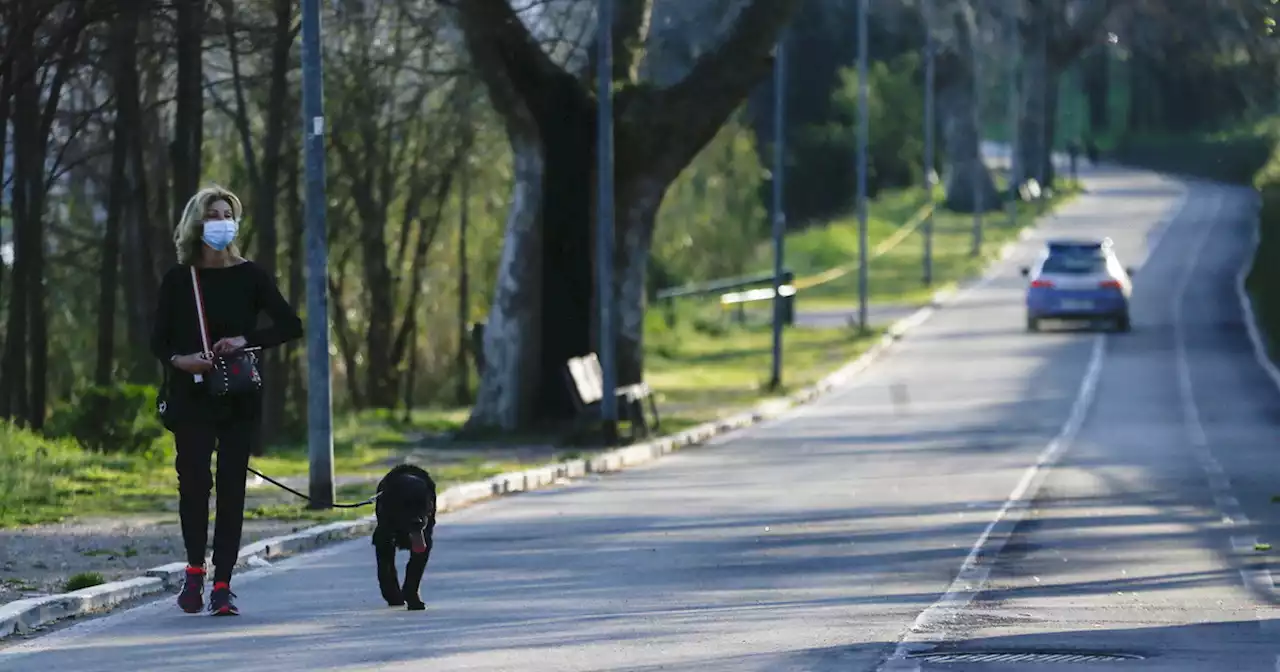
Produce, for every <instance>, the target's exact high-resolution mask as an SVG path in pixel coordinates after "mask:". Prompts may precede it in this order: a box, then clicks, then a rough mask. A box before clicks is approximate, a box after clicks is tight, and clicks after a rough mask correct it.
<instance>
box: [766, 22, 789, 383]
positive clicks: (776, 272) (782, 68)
mask: <svg viewBox="0 0 1280 672" xmlns="http://www.w3.org/2000/svg"><path fill="white" fill-rule="evenodd" d="M776 51H777V53H776V54H775V55H774V59H773V371H772V373H771V375H770V377H769V387H770V388H771V389H777V388H778V387H779V386H781V385H782V318H783V310H782V309H783V304H782V256H783V242H784V240H785V238H786V215H785V210H783V207H782V194H783V175H784V173H783V171H784V170H785V168H786V166H785V158H786V123H785V120H784V115H785V113H786V107H787V104H786V101H787V98H786V81H787V31H786V29H783V31H782V34H781V36H780V37H779V38H778V47H777V50H776Z"/></svg>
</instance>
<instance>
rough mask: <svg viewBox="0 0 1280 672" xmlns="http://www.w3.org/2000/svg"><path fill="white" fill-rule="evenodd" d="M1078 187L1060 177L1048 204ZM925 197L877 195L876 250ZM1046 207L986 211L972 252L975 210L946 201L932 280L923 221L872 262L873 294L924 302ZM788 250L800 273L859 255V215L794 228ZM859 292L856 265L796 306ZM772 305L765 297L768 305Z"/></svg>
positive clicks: (819, 305)
mask: <svg viewBox="0 0 1280 672" xmlns="http://www.w3.org/2000/svg"><path fill="white" fill-rule="evenodd" d="M1079 191H1080V187H1079V185H1078V184H1077V183H1074V182H1071V181H1070V180H1065V179H1060V180H1059V189H1058V191H1057V192H1055V195H1054V197H1053V198H1052V199H1050V200H1049V202H1048V203H1047V204H1045V207H1046V208H1049V209H1051V208H1055V207H1058V206H1060V205H1061V204H1062V203H1063V202H1065V201H1066V200H1067V199H1070V198H1072V197H1074V196H1075V195H1076V194H1078V193H1079ZM923 203H924V199H923V195H922V193H921V192H920V190H918V189H913V190H904V191H898V192H890V193H887V194H885V195H884V196H883V197H881V198H879V199H877V200H876V201H875V202H874V203H873V204H872V205H871V208H870V209H869V211H868V217H867V237H868V240H869V243H870V248H871V249H873V250H874V249H875V248H876V246H877V245H880V244H881V243H882V242H884V241H885V240H887V239H889V238H890V237H891V236H893V235H894V234H895V233H896V232H897V231H898V229H899V227H901V226H903V225H904V224H906V223H907V222H908V220H910V219H911V217H912V216H913V215H914V214H915V213H916V212H917V211H918V210H919V208H920V207H921V205H923ZM1040 210H1041V205H1040V204H1037V203H1025V202H1020V203H1019V204H1018V216H1017V222H1016V223H1013V222H1010V221H1009V217H1008V216H1007V214H1006V211H1005V210H999V211H991V212H987V213H984V214H983V216H982V253H981V254H980V255H978V256H973V255H972V253H971V252H972V241H973V215H971V214H963V213H956V212H951V211H949V210H946V209H944V208H942V207H941V204H940V203H939V204H938V206H937V209H936V210H935V212H934V216H933V230H934V235H933V283H932V284H931V285H926V284H925V283H924V242H925V240H924V239H925V237H924V233H923V229H917V230H916V231H915V232H913V233H911V234H909V235H907V236H906V237H905V238H903V239H902V241H901V242H899V243H898V244H897V245H895V246H894V247H893V248H891V249H889V250H887V251H886V252H884V253H883V254H881V255H880V256H879V257H876V258H874V259H871V260H870V262H869V263H868V268H867V274H868V278H867V289H868V296H869V298H870V301H871V302H872V303H878V304H888V305H903V304H922V303H925V302H927V301H928V299H929V297H930V296H932V294H933V293H934V292H937V291H938V290H939V289H942V288H945V287H948V286H950V285H954V284H955V283H957V282H960V281H961V280H964V279H966V278H970V277H973V276H975V275H978V274H979V273H981V272H982V270H983V268H985V267H986V265H987V264H989V263H990V262H991V260H992V259H993V258H994V257H995V256H996V255H997V254H998V253H999V251H1000V248H1001V247H1003V246H1004V244H1005V243H1007V242H1009V241H1011V240H1013V239H1014V238H1016V237H1017V235H1018V233H1019V232H1020V231H1021V230H1022V229H1023V228H1025V227H1026V226H1028V225H1030V224H1032V223H1033V222H1034V221H1035V218H1036V217H1037V216H1038V215H1039V213H1040ZM785 254H786V261H787V264H788V267H789V268H792V269H794V270H795V272H796V274H797V277H799V278H803V277H805V276H808V275H812V274H816V273H820V272H822V271H825V270H827V269H829V268H832V267H836V266H841V265H844V264H849V263H850V262H851V261H853V260H856V259H857V258H858V220H857V217H856V216H850V217H845V218H841V219H838V220H835V221H833V222H831V223H829V224H827V225H825V226H822V227H814V228H809V229H806V230H804V231H798V232H795V233H793V234H791V235H789V236H788V237H787V241H786V249H785ZM857 300H858V274H857V272H856V270H855V271H853V272H850V273H847V274H845V275H844V276H842V277H840V278H838V279H836V280H833V281H831V282H828V283H825V284H822V285H818V286H816V287H813V288H811V289H807V290H802V291H801V292H800V293H799V294H798V295H797V298H796V306H797V310H800V311H803V310H823V309H833V308H848V307H849V306H851V305H854V304H856V303H857ZM765 305H767V304H760V306H761V307H764V306H765Z"/></svg>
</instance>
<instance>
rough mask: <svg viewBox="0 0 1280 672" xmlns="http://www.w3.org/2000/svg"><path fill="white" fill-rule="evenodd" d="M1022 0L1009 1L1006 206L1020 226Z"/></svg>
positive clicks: (1012, 223)
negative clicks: (1019, 146) (1020, 19)
mask: <svg viewBox="0 0 1280 672" xmlns="http://www.w3.org/2000/svg"><path fill="white" fill-rule="evenodd" d="M1020 4H1021V0H1015V1H1013V2H1010V3H1009V27H1008V30H1009V201H1008V204H1007V206H1006V208H1007V210H1008V213H1009V226H1010V227H1012V228H1014V229H1016V228H1018V195H1019V192H1018V187H1019V186H1020V183H1021V181H1022V177H1021V174H1020V170H1019V168H1020V166H1019V165H1018V163H1019V162H1018V134H1019V133H1020V130H1019V129H1018V125H1019V124H1021V123H1022V119H1021V118H1020V115H1019V112H1020V110H1021V106H1022V98H1021V91H1022V87H1020V86H1018V71H1019V65H1018V64H1019V63H1020V62H1021V59H1022V54H1021V52H1020V51H1019V50H1020V49H1021V48H1022V40H1021V36H1020V35H1019V34H1018V31H1019V29H1020V27H1019V25H1018V11H1019V9H1020Z"/></svg>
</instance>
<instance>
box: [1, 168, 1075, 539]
mask: <svg viewBox="0 0 1280 672" xmlns="http://www.w3.org/2000/svg"><path fill="white" fill-rule="evenodd" d="M1070 192H1071V190H1066V192H1064V195H1069V193H1070ZM1059 198H1061V196H1060V197H1059ZM921 202H922V199H921V194H920V192H919V191H918V190H905V191H899V192H892V193H886V194H883V195H882V196H881V197H879V198H878V199H877V200H876V201H875V202H874V203H873V204H872V205H871V210H870V227H869V238H870V242H871V244H872V246H875V245H876V244H877V243H879V242H880V241H883V240H885V239H886V238H888V237H890V236H892V235H893V233H894V232H895V231H896V230H897V228H898V227H899V226H901V224H902V223H903V222H905V221H907V220H908V219H910V217H911V216H912V214H914V213H915V212H916V211H917V210H918V209H919V207H920V205H921ZM1034 208H1035V206H1033V205H1026V204H1024V205H1022V206H1021V215H1020V217H1019V223H1020V224H1022V225H1025V224H1028V223H1030V222H1031V221H1032V219H1033V212H1034ZM971 221H972V218H971V216H968V215H959V214H955V213H949V212H946V211H943V210H939V211H938V212H937V214H936V216H935V239H934V240H935V245H934V250H935V256H934V260H935V261H934V271H935V274H934V277H935V283H934V286H933V287H932V288H928V287H924V286H923V283H922V282H921V281H920V272H921V258H922V250H923V248H922V237H921V236H920V235H917V234H912V235H910V236H908V237H907V238H906V239H904V241H903V242H902V243H901V244H900V245H898V246H897V247H895V248H894V249H892V250H891V251H889V252H887V253H885V254H884V255H883V256H881V257H879V258H878V259H875V260H874V261H873V263H872V264H871V266H870V273H871V277H870V280H871V287H870V288H871V293H870V296H871V299H872V301H874V302H879V303H889V304H904V303H913V302H919V301H922V300H923V299H925V298H926V297H927V295H928V294H930V293H931V292H932V291H935V290H936V289H939V288H941V287H943V286H945V285H947V284H950V283H954V282H958V281H960V280H962V279H964V278H965V277H968V276H971V275H973V274H975V273H976V272H977V271H979V270H980V269H981V267H982V266H983V265H984V264H985V263H986V261H987V258H989V257H990V256H991V255H992V254H994V253H995V251H996V250H998V249H999V248H1000V247H1001V246H1002V245H1003V244H1004V243H1005V242H1007V241H1008V240H1010V239H1012V238H1013V237H1015V236H1016V235H1017V232H1018V228H1017V227H1011V226H1009V224H1008V221H1007V219H1006V218H1005V217H1004V215H1003V213H1002V212H1001V213H996V212H993V213H989V214H988V215H987V217H986V218H985V225H986V226H985V238H986V244H985V251H986V254H985V255H984V256H983V257H981V258H974V257H971V256H969V253H968V252H969V231H970V229H969V226H970V222H971ZM857 244H858V236H857V222H856V219H852V218H845V219H840V220H837V221H834V222H832V223H830V224H828V225H826V226H823V227H816V228H810V229H807V230H804V231H800V232H795V233H792V234H790V235H788V239H787V263H788V264H789V266H790V267H791V268H793V269H795V270H796V271H797V273H798V274H800V275H805V274H810V273H815V272H820V271H824V270H826V269H829V268H831V267H833V266H838V265H842V264H846V263H848V261H849V260H850V259H853V258H856V254H857ZM766 252H767V250H763V249H762V251H761V255H760V257H759V263H760V264H762V265H767V259H768V256H767V254H766ZM856 296H857V275H856V273H851V274H848V275H845V276H844V277H842V278H840V279H838V280H836V281H833V282H830V283H828V284H826V285H821V286H818V287H816V288H813V289H811V290H808V291H806V292H804V293H802V295H801V296H800V297H799V301H798V306H799V308H800V309H801V310H804V309H814V308H822V307H835V306H841V307H847V306H849V305H851V304H852V303H853V302H854V300H855V298H856ZM705 304H706V302H705V301H704V302H703V306H704V307H702V308H698V307H694V309H693V310H688V308H689V306H683V307H680V308H679V309H678V315H679V318H678V319H677V320H676V321H675V323H674V326H670V325H668V324H667V323H666V321H665V320H664V319H663V317H662V315H661V313H660V312H659V311H656V310H655V311H651V313H650V315H649V316H648V318H647V320H646V326H645V330H646V335H645V340H646V371H645V376H646V379H647V381H648V382H649V384H650V386H651V387H652V388H653V389H654V391H655V394H656V396H657V402H658V406H659V410H660V411H661V413H662V416H663V418H662V419H663V422H662V430H663V432H664V433H669V432H674V431H679V430H681V429H685V428H688V427H690V426H692V425H696V424H700V423H702V422H706V421H708V420H712V419H715V418H717V417H723V416H725V415H728V414H731V413H733V412H736V411H739V410H742V409H744V408H746V407H749V406H751V405H753V404H755V403H758V402H760V401H762V400H767V399H770V398H773V397H777V396H782V395H785V394H786V393H789V392H792V391H794V390H797V389H800V388H802V387H804V386H807V385H810V384H812V383H814V382H816V381H818V380H819V379H821V378H822V377H823V376H825V375H826V374H828V373H830V372H831V371H832V370H834V369H835V368H837V367H839V366H840V365H841V364H843V363H845V362H847V361H849V360H851V359H853V358H854V357H856V356H857V355H858V354H860V353H861V352H863V351H865V350H866V348H868V347H869V346H870V345H871V344H872V343H873V342H874V341H875V339H876V338H877V337H878V336H879V332H878V331H876V330H872V331H871V332H869V333H862V332H859V331H856V330H853V329H849V328H833V329H812V328H788V329H786V331H785V334H784V338H783V362H784V368H783V381H782V383H783V384H782V385H781V386H780V387H779V388H777V389H770V388H769V384H768V383H769V380H768V379H769V373H770V364H771V356H772V334H771V332H770V330H769V328H768V326H767V324H764V323H763V321H761V320H752V319H748V320H747V321H746V323H743V324H738V323H733V322H731V321H730V320H728V319H726V316H725V315H723V314H721V313H720V311H719V310H718V309H711V310H707V309H705ZM765 306H767V304H761V308H764V307H765ZM467 414H468V410H467V409H444V410H419V411H415V412H413V413H411V414H410V416H409V417H408V418H404V417H402V413H400V412H396V413H389V412H371V413H360V414H351V415H345V416H339V417H337V418H335V423H334V471H335V473H337V474H339V475H363V476H367V477H369V478H370V479H376V478H377V477H378V476H380V475H381V473H382V472H384V471H385V469H386V468H387V467H388V466H389V465H390V464H392V463H394V462H397V461H399V460H401V459H402V458H403V456H404V455H405V453H406V451H408V450H409V449H411V448H414V447H418V446H421V445H422V444H423V442H424V440H427V441H428V443H430V444H431V445H432V446H433V447H436V448H439V449H440V450H442V451H444V452H447V453H449V454H448V455H447V458H448V459H444V458H441V459H439V461H438V462H433V461H432V460H434V459H435V458H429V459H428V460H427V464H426V465H425V466H427V467H428V468H429V469H431V471H432V472H433V474H435V475H436V476H437V480H438V481H439V482H440V484H441V486H442V487H448V486H449V485H451V484H454V483H460V482H466V481H472V480H478V479H482V478H485V477H488V476H492V475H495V474H498V473H502V472H505V471H511V470H516V469H520V468H523V467H527V466H529V464H528V462H527V461H522V460H519V459H514V458H510V459H509V456H508V457H504V456H502V455H498V456H493V455H489V456H480V455H478V454H477V452H476V451H475V448H474V444H461V443H457V444H455V443H451V442H448V441H438V440H436V441H430V439H431V438H432V437H433V436H436V437H438V436H439V435H441V434H443V433H447V432H450V431H453V430H456V429H457V428H459V427H460V426H461V424H462V422H463V421H464V420H465V419H466V417H467ZM521 438H523V439H528V438H529V437H521ZM539 440H540V441H541V442H545V441H546V437H540V439H539ZM505 441H506V442H507V443H510V441H511V439H506V440H505ZM160 443H162V444H165V445H164V448H163V449H162V450H156V451H153V452H152V454H151V455H148V456H131V455H102V454H97V453H92V452H88V451H85V450H82V449H81V448H80V447H79V446H78V445H77V444H75V443H74V442H73V441H71V440H66V439H48V438H44V437H40V436H37V435H35V434H32V433H30V432H27V431H24V430H20V429H16V428H13V427H11V426H9V425H6V424H2V423H0V528H6V527H15V526H21V525H31V524H39V523H49V522H57V521H62V520H66V519H68V518H69V517H71V516H72V515H74V514H77V513H80V514H83V512H86V511H91V512H93V514H94V515H101V516H121V515H128V514H156V513H164V512H173V511H175V509H176V492H177V479H176V476H175V474H174V472H173V467H172V464H173V453H172V447H171V441H170V440H169V439H168V435H167V434H166V435H165V437H163V438H162V439H161V440H160ZM502 443H503V441H502V440H495V441H491V442H486V443H485V444H483V447H492V446H495V445H501V444H502ZM570 450H571V449H570V448H568V447H566V449H565V451H560V452H556V453H555V454H554V455H552V454H551V453H547V455H546V456H545V457H546V459H548V460H549V459H552V458H553V457H554V459H570V458H571V457H573V456H576V455H577V453H573V452H569V451H570ZM526 457H527V456H526ZM528 459H541V457H539V456H533V457H532V458H528ZM252 464H253V466H254V467H255V468H257V469H258V470H260V471H262V472H264V473H266V474H269V475H271V476H273V477H277V478H279V477H289V476H302V475H305V474H306V473H307V471H308V465H309V459H308V455H307V449H306V445H305V444H301V443H297V444H289V445H283V446H274V447H272V448H271V449H269V451H268V455H266V456H264V457H259V458H254V460H253V462H252ZM336 494H337V500H338V501H339V502H350V501H359V500H363V499H365V498H366V497H368V496H369V495H371V494H372V483H371V482H361V483H355V484H350V485H343V486H340V487H338V488H337V492H336ZM368 512H369V509H368V508H361V509H336V510H326V511H312V510H310V509H307V508H306V506H305V503H304V502H302V501H301V500H299V499H297V498H295V497H294V496H293V495H290V494H287V493H284V492H283V491H279V490H277V489H275V488H265V489H262V490H251V491H250V497H249V501H248V503H247V505H246V515H247V517H248V518H249V519H251V520H252V519H268V518H269V519H279V520H297V521H328V520H339V519H348V518H352V517H358V516H363V515H367V514H368ZM122 552H127V550H126V551H122Z"/></svg>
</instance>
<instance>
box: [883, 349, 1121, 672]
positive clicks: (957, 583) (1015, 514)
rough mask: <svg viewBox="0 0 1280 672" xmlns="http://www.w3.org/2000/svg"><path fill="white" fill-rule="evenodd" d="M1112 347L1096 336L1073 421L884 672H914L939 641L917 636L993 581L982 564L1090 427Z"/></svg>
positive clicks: (1025, 478) (988, 568) (1047, 448)
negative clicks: (999, 533)
mask: <svg viewBox="0 0 1280 672" xmlns="http://www.w3.org/2000/svg"><path fill="white" fill-rule="evenodd" d="M1106 343H1107V337H1106V334H1098V335H1097V336H1095V337H1094V341H1093V351H1092V353H1091V354H1090V357H1089V366H1088V369H1087V370H1086V371H1085V374H1084V379H1083V380H1081V381H1080V387H1079V390H1078V391H1077V392H1076V398H1075V401H1074V402H1073V403H1072V406H1071V414H1070V416H1068V418H1067V421H1066V422H1065V423H1063V425H1062V429H1061V430H1060V431H1059V432H1058V435H1057V436H1055V437H1054V438H1053V440H1052V441H1050V442H1049V445H1047V446H1045V449H1044V450H1043V451H1042V452H1041V453H1040V456H1039V457H1038V458H1037V459H1036V462H1035V464H1033V465H1031V466H1030V467H1028V468H1027V470H1026V471H1025V472H1023V474H1022V479H1021V480H1020V481H1018V484H1017V486H1015V487H1014V489H1013V492H1011V493H1010V494H1009V498H1008V499H1006V500H1005V502H1004V505H1003V506H1001V507H1000V510H999V511H997V512H996V515H995V518H993V519H992V520H991V522H990V523H988V524H987V527H986V529H985V530H983V531H982V534H981V535H980V536H979V537H978V540H977V541H976V542H975V543H974V545H973V547H972V548H971V549H970V550H969V555H968V556H967V557H966V558H965V560H964V563H963V564H962V565H961V566H960V573H959V574H957V575H956V578H955V580H954V581H952V582H951V585H950V586H949V587H948V588H947V592H946V593H944V594H943V595H942V597H941V598H939V599H938V601H937V602H934V603H933V604H932V605H930V606H929V608H927V609H925V610H924V611H923V612H921V613H920V615H919V616H918V617H916V620H915V622H914V623H913V624H912V625H911V628H910V630H909V631H908V632H907V634H906V636H905V637H904V638H903V639H902V641H900V642H899V643H898V646H897V647H896V648H895V649H894V652H893V654H892V655H891V656H890V657H889V659H888V660H887V661H886V663H885V665H886V666H887V667H885V668H882V669H894V670H902V669H909V668H904V667H903V666H902V663H903V661H906V660H907V659H908V658H907V657H908V656H909V655H910V654H911V652H912V651H913V650H916V649H917V648H920V645H921V644H922V643H924V642H927V641H930V640H931V639H934V638H931V637H929V636H927V635H926V636H924V637H919V638H916V639H914V640H913V639H912V635H915V634H917V633H927V632H928V631H929V630H931V629H932V628H934V627H936V626H937V625H939V624H941V623H943V622H945V621H946V620H947V619H948V617H949V615H950V614H951V613H954V612H955V611H957V610H960V609H963V608H964V607H965V606H966V605H968V604H969V602H970V601H971V600H972V599H973V597H974V595H976V594H977V593H978V591H980V590H981V589H982V587H983V586H984V585H985V584H986V581H987V577H988V576H989V575H990V573H991V565H990V564H987V563H983V562H981V559H982V558H984V557H985V558H986V559H987V560H988V562H989V561H990V560H992V559H994V558H995V557H997V556H998V555H999V554H1000V550H1001V549H1002V548H1003V546H1004V544H1005V541H1006V540H1007V536H1006V537H1002V538H999V540H998V541H993V534H992V533H993V532H994V531H995V529H996V528H997V527H998V526H1001V525H1002V524H1003V525H1004V526H1007V527H1009V528H1010V529H1012V528H1013V526H1016V525H1017V523H1018V521H1020V520H1021V519H1022V516H1023V515H1024V514H1025V510H1026V508H1027V506H1028V505H1029V504H1030V496H1031V495H1033V494H1034V493H1035V491H1036V488H1034V487H1032V486H1033V484H1035V485H1038V483H1037V481H1039V480H1042V479H1043V477H1044V475H1045V473H1047V472H1048V470H1049V469H1050V468H1051V467H1052V466H1053V464H1054V462H1056V461H1057V460H1058V458H1059V457H1060V456H1061V454H1062V452H1063V451H1064V450H1066V449H1067V447H1068V446H1070V445H1071V442H1072V441H1073V440H1074V439H1075V437H1076V434H1078V433H1079V431H1080V428H1081V427H1082V426H1083V425H1084V420H1085V418H1086V417H1087V416H1088V413H1089V409H1090V408H1091V407H1092V405H1093V398H1094V393H1095V392H1096V391H1097V388H1098V379H1099V378H1100V377H1101V375H1102V366H1103V362H1104V361H1105V356H1106ZM988 543H990V544H991V546H992V547H991V548H985V547H986V546H987V545H988ZM935 634H936V633H935Z"/></svg>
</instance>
